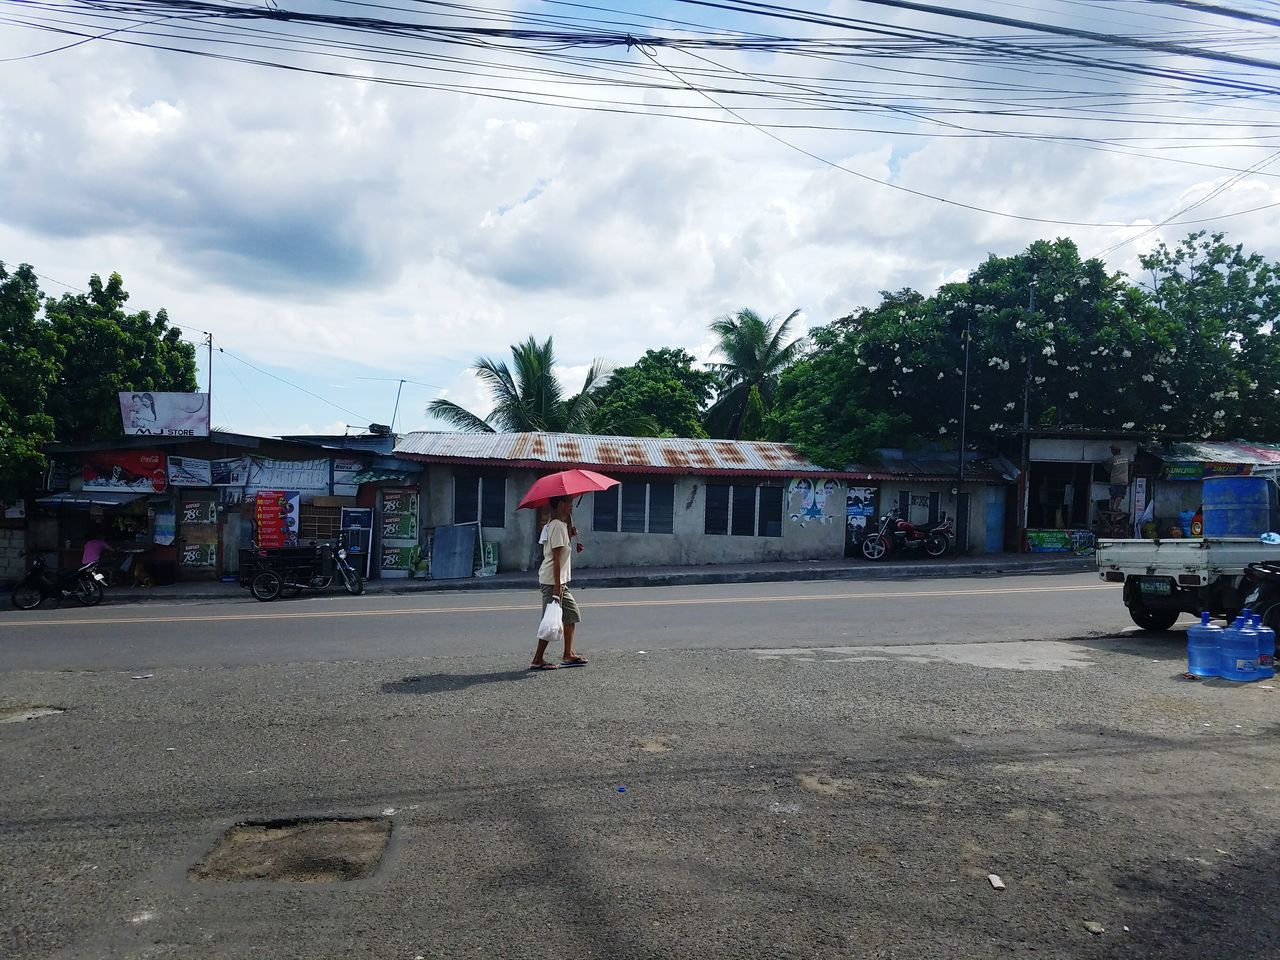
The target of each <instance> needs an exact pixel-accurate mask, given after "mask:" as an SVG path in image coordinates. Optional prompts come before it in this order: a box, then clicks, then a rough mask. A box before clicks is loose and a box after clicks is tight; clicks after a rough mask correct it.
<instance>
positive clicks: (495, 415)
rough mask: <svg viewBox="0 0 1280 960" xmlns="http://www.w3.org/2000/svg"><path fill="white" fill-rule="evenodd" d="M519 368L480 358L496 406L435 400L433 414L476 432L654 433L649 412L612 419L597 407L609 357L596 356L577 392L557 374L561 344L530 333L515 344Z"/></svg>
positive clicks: (482, 376) (478, 367) (430, 410)
mask: <svg viewBox="0 0 1280 960" xmlns="http://www.w3.org/2000/svg"><path fill="white" fill-rule="evenodd" d="M511 359H512V361H513V364H514V368H515V369H514V370H513V369H512V368H510V367H508V366H507V364H506V362H505V361H503V360H493V359H490V358H489V357H480V358H479V359H477V360H476V362H475V363H474V364H473V365H472V367H471V369H472V370H473V371H475V374H476V376H477V377H479V378H480V379H481V380H482V381H483V382H484V384H485V386H487V387H488V389H489V396H490V397H492V398H493V401H494V403H493V410H492V411H491V412H490V413H489V416H488V417H478V416H476V415H475V414H474V413H472V412H471V411H470V410H467V409H465V408H463V407H460V406H459V405H458V404H456V403H454V402H453V401H452V400H433V401H431V403H430V404H429V405H428V406H427V413H429V414H432V415H434V416H437V417H439V418H440V419H441V420H444V421H446V422H447V423H449V424H451V425H452V426H455V427H457V428H458V429H459V430H463V431H466V432H470V433H498V432H503V433H533V432H544V431H545V432H548V433H596V434H608V435H615V436H616V435H621V434H629V435H631V436H653V435H655V434H656V432H657V427H656V424H654V423H653V422H652V421H651V420H650V419H649V418H648V417H623V418H612V417H606V416H604V415H602V414H601V413H600V411H599V409H598V408H597V407H596V403H595V398H594V394H595V392H596V391H597V390H599V389H600V387H602V386H603V385H604V383H605V381H606V380H608V378H609V371H608V368H607V366H606V365H605V363H604V361H603V360H594V361H592V363H591V367H590V368H589V369H588V370H587V378H586V380H585V381H584V382H583V384H582V389H581V390H580V391H579V392H578V393H577V394H575V395H573V396H571V397H566V396H565V391H564V388H563V387H562V386H561V385H560V381H559V379H558V378H557V377H556V375H555V369H554V368H555V364H556V358H555V348H554V346H553V345H552V342H551V338H550V337H547V339H546V340H545V341H544V342H543V343H538V342H537V341H536V340H534V338H533V337H529V339H528V340H525V341H524V342H523V343H518V344H512V346H511Z"/></svg>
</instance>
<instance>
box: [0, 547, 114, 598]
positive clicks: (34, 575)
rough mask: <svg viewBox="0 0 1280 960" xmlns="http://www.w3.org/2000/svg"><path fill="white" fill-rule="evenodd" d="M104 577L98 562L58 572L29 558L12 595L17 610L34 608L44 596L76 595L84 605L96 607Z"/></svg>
mask: <svg viewBox="0 0 1280 960" xmlns="http://www.w3.org/2000/svg"><path fill="white" fill-rule="evenodd" d="M106 584H107V578H106V577H104V576H103V575H102V574H100V573H99V572H98V563H97V561H96V560H95V561H94V562H93V563H86V564H85V565H84V566H83V567H81V568H80V569H79V570H72V571H69V572H67V573H58V572H56V571H53V570H50V569H49V568H48V566H47V565H46V564H45V562H44V559H43V558H41V557H36V558H35V559H34V560H32V561H31V568H30V569H29V570H28V571H27V575H26V576H25V577H23V578H22V579H21V580H19V581H18V583H17V584H15V585H14V588H13V593H12V594H11V599H12V600H13V605H14V606H15V607H17V608H18V609H19V610H34V609H35V608H36V607H38V606H40V603H41V602H42V601H44V600H46V599H52V600H58V601H62V600H65V599H67V598H68V597H75V598H76V600H78V601H79V602H80V603H81V604H82V605H83V606H86V607H96V606H97V605H98V604H100V603H101V602H102V588H103V587H104V586H106Z"/></svg>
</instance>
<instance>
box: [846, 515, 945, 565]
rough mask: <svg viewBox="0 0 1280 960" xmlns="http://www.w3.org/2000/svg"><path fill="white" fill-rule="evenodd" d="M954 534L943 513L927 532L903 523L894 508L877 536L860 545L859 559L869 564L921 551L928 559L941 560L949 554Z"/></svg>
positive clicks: (879, 528)
mask: <svg viewBox="0 0 1280 960" xmlns="http://www.w3.org/2000/svg"><path fill="white" fill-rule="evenodd" d="M954 530H955V527H954V526H953V525H952V523H951V519H950V518H949V517H948V516H947V515H946V514H945V513H944V514H943V515H942V520H941V522H940V523H939V524H938V525H937V526H936V527H934V528H932V529H926V528H925V527H917V526H916V525H915V524H914V523H911V522H910V521H908V520H904V519H902V514H901V513H899V512H898V510H897V509H896V508H895V509H893V510H890V511H889V512H888V513H887V514H885V515H884V516H883V517H881V518H880V525H879V526H878V527H877V528H876V532H875V533H873V534H871V535H870V536H868V537H867V538H866V539H865V540H863V541H862V555H863V556H864V557H866V558H867V559H868V560H883V559H885V558H886V557H888V556H889V555H890V554H892V553H903V552H905V551H908V550H910V551H917V550H920V549H922V548H923V550H924V552H925V553H927V554H928V555H929V556H931V557H935V558H936V557H944V556H946V555H947V553H948V552H949V551H950V550H951V539H952V537H953V536H954Z"/></svg>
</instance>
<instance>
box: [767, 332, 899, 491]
mask: <svg viewBox="0 0 1280 960" xmlns="http://www.w3.org/2000/svg"><path fill="white" fill-rule="evenodd" d="M809 341H810V345H811V348H810V349H809V350H808V351H807V352H806V354H805V356H803V357H801V359H799V360H798V361H797V362H795V363H794V364H792V365H791V366H790V367H788V368H787V369H786V370H785V371H784V372H783V374H782V376H781V377H780V378H779V382H778V389H777V392H776V394H775V396H774V406H773V410H772V411H771V412H770V413H769V414H768V416H767V417H766V420H765V433H766V436H767V437H768V438H769V439H770V440H777V441H785V442H789V443H792V444H794V445H795V446H796V448H797V449H798V450H799V451H800V452H801V453H803V454H804V455H805V456H806V457H808V458H809V459H810V460H812V461H813V462H814V463H817V464H820V465H821V466H824V467H830V468H832V469H838V470H843V469H844V468H845V467H847V466H849V465H850V464H853V463H860V462H866V461H867V460H868V459H870V457H871V454H872V451H874V450H875V449H877V448H878V447H886V446H891V445H893V444H894V443H895V442H896V441H897V439H898V438H900V437H901V436H903V435H904V433H905V432H906V431H907V430H908V429H909V428H910V418H909V417H907V416H906V415H905V414H903V413H900V412H896V411H893V410H889V409H885V408H883V407H881V406H880V405H879V404H877V403H876V402H875V401H874V399H873V397H872V395H871V394H872V390H873V382H872V378H870V377H867V376H851V374H852V372H853V371H854V370H855V369H856V363H855V357H856V353H855V350H856V348H857V340H856V338H855V337H853V336H851V335H850V334H849V333H848V332H847V331H844V330H841V329H840V328H839V327H838V326H836V325H832V326H828V327H815V328H814V329H812V330H810V331H809Z"/></svg>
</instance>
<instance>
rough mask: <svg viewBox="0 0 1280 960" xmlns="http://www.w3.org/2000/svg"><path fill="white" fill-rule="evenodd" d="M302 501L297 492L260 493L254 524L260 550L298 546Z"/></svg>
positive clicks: (256, 499)
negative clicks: (299, 510) (299, 512)
mask: <svg viewBox="0 0 1280 960" xmlns="http://www.w3.org/2000/svg"><path fill="white" fill-rule="evenodd" d="M301 499H302V498H301V496H300V494H299V493H298V491H296V490H259V491H258V494H257V496H256V497H255V498H254V523H255V525H256V527H257V532H258V535H257V537H256V538H255V539H256V540H257V544H258V546H259V548H261V549H263V550H272V549H278V548H280V547H292V546H297V543H298V509H299V505H300V503H301Z"/></svg>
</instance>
